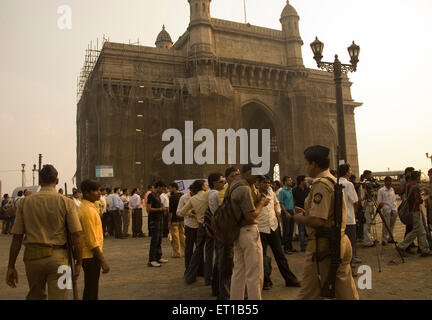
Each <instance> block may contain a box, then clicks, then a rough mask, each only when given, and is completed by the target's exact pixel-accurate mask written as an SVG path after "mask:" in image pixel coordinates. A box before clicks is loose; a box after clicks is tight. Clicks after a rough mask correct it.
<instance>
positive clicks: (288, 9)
mask: <svg viewBox="0 0 432 320" xmlns="http://www.w3.org/2000/svg"><path fill="white" fill-rule="evenodd" d="M290 16H295V17H298V16H299V15H298V13H297V11H296V9H294V7H293V6H292V5H290V3H289V0H287V2H286V6H285V8H284V9H283V11H282V14H281V20H282V19H283V18H287V17H290Z"/></svg>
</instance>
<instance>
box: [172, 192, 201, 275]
mask: <svg viewBox="0 0 432 320" xmlns="http://www.w3.org/2000/svg"><path fill="white" fill-rule="evenodd" d="M191 187H192V186H191ZM189 189H190V192H188V193H186V194H184V195H183V196H181V197H180V200H179V204H178V206H177V215H178V216H180V214H179V212H180V210H181V209H182V208H183V207H184V206H185V205H186V203H187V202H188V201H189V199H190V198H191V197H193V196H194V195H195V191H194V190H193V188H190V187H189ZM189 213H190V212H188V214H187V215H186V216H185V217H184V223H185V244H186V245H185V250H184V257H185V269H187V268H188V266H189V262H190V260H191V258H192V254H193V250H194V245H196V240H197V231H198V221H197V219H196V217H195V216H194V215H191V214H189ZM203 274H204V257H203V259H202V261H201V262H200V268H199V269H198V275H203Z"/></svg>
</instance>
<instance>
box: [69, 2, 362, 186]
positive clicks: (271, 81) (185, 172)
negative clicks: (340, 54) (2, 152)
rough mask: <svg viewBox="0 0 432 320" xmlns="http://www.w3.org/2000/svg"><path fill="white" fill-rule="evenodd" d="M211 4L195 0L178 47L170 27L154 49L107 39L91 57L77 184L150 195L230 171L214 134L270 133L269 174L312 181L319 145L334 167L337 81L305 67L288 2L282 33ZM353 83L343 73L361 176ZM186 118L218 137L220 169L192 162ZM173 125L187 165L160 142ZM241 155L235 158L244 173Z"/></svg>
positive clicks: (81, 99)
mask: <svg viewBox="0 0 432 320" xmlns="http://www.w3.org/2000/svg"><path fill="white" fill-rule="evenodd" d="M184 1H185V5H187V3H186V0H184ZM210 2H211V0H189V6H190V22H189V27H188V29H187V30H186V31H185V32H184V34H183V35H182V36H181V37H180V38H179V39H178V40H177V42H175V43H173V42H172V40H171V37H170V35H169V33H168V32H167V30H165V27H163V29H162V31H161V32H160V33H159V35H158V36H157V39H156V43H155V44H156V47H146V46H141V45H139V44H138V45H137V44H120V43H113V42H109V41H105V42H104V43H103V46H102V49H101V50H100V51H98V52H97V55H91V54H89V56H88V57H86V58H89V59H88V61H87V59H86V64H85V66H84V68H83V71H82V75H84V76H82V78H81V81H80V84H79V89H78V90H79V92H78V94H79V95H78V106H77V108H78V110H77V172H76V178H77V185H79V184H80V183H81V181H82V180H84V179H86V178H90V179H97V180H100V182H101V184H102V185H103V186H111V187H115V186H122V187H128V188H132V187H141V188H143V187H145V186H147V185H148V184H150V183H152V182H154V181H156V180H163V181H165V183H170V182H172V181H174V180H178V179H196V178H205V177H207V175H208V174H209V173H211V172H218V171H219V172H222V173H223V172H224V170H225V168H227V167H228V166H230V164H229V163H228V160H226V161H225V164H220V163H221V162H218V161H216V159H217V154H216V153H217V152H216V136H217V134H216V132H217V130H218V129H225V130H227V129H230V128H232V129H234V130H235V131H237V130H238V129H240V128H244V129H246V130H247V132H248V134H249V129H259V132H261V131H262V129H270V147H269V148H270V157H269V162H270V166H269V168H270V169H269V172H268V174H269V175H272V174H273V172H274V168H275V165H276V164H278V165H279V168H280V177H281V178H282V176H284V175H290V176H292V177H293V178H295V176H297V175H300V174H305V162H304V157H303V150H304V149H305V148H306V147H308V146H310V145H315V144H321V145H324V146H327V147H329V148H330V149H331V167H332V168H336V165H337V163H336V162H337V157H336V146H337V118H336V98H335V86H334V81H333V75H332V74H330V73H327V72H325V71H321V70H314V69H307V68H305V66H304V64H303V58H302V45H303V41H302V38H301V36H300V32H299V15H298V14H297V11H296V10H295V9H294V8H293V7H292V6H291V5H290V3H289V1H287V4H286V6H285V8H284V9H283V11H282V14H281V17H280V23H281V25H282V30H273V29H268V28H263V27H257V26H253V25H250V24H243V23H237V22H231V21H226V20H220V19H215V18H212V17H211V15H210ZM312 40H313V39H312ZM351 84H352V83H351V82H349V81H348V78H347V77H346V76H344V80H343V96H344V109H345V130H346V149H347V159H348V162H349V163H350V164H351V166H352V169H353V173H354V174H356V175H357V176H358V171H359V167H358V155H357V140H356V129H355V121H354V109H355V108H356V107H359V106H361V105H362V104H361V103H358V102H355V101H353V99H352V97H351V90H350V87H351ZM186 121H193V130H194V132H196V131H197V130H199V129H201V128H206V129H209V130H211V132H213V133H214V137H215V141H214V144H215V152H214V153H215V154H214V159H215V160H214V162H213V163H214V164H209V163H205V164H202V165H201V164H197V163H196V162H193V163H192V162H188V161H185V158H188V156H187V155H185V152H186V151H185V149H187V148H185V144H188V143H191V144H192V143H193V145H192V146H193V147H194V148H196V147H197V146H199V145H200V144H201V142H191V141H185V140H187V136H188V135H187V134H186V133H185V131H186V129H185V126H186V125H185V122H186ZM172 128H173V129H178V130H179V132H181V133H182V137H183V138H182V139H183V140H182V144H183V148H182V150H181V152H182V159H183V164H170V165H167V164H165V162H164V161H163V159H162V158H163V155H162V154H163V149H164V147H165V146H166V145H168V144H169V143H170V142H169V141H162V135H163V133H164V131H165V130H167V129H172ZM185 135H186V137H185ZM190 137H193V136H190ZM192 139H193V138H191V140H192ZM240 140H241V139H237V150H239V149H240V147H239V145H240V144H241V143H242V142H241V141H240ZM259 141H261V134H260V138H259ZM218 143H219V142H218ZM246 143H247V141H246ZM227 145H228V144H227ZM246 147H247V145H246ZM267 149H268V148H267ZM194 150H195V149H194ZM258 150H259V152H262V151H263V150H262V144H261V143H260V147H259V149H258ZM207 151H208V150H207ZM264 151H266V152H268V150H264ZM239 158H240V153H239V152H237V157H236V164H234V165H236V166H237V167H240V159H239ZM189 159H190V157H189ZM210 163H211V162H210ZM218 163H219V164H218ZM100 166H107V167H108V168H110V169H111V168H112V170H111V173H113V176H111V174H108V176H110V177H106V176H105V177H104V175H100V172H101V170H99V174H98V173H97V170H96V168H97V167H99V168H100ZM101 177H102V178H101Z"/></svg>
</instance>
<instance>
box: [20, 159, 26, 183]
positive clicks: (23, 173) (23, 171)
mask: <svg viewBox="0 0 432 320" xmlns="http://www.w3.org/2000/svg"><path fill="white" fill-rule="evenodd" d="M21 167H22V170H21V186H22V187H25V184H26V181H25V180H26V179H25V170H24V168H25V163H22V164H21Z"/></svg>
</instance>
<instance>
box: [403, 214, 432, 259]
mask: <svg viewBox="0 0 432 320" xmlns="http://www.w3.org/2000/svg"><path fill="white" fill-rule="evenodd" d="M411 214H412V216H413V228H412V230H411V232H409V233H408V234H407V235H406V236H405V239H404V240H403V241H402V242H401V243H399V244H398V247H399V248H401V249H402V250H405V249H406V248H408V246H409V245H410V244H411V243H413V242H414V240H415V238H417V237H418V241H419V247H420V250H421V252H422V253H428V252H429V250H430V249H429V244H428V242H427V238H426V230H425V228H424V225H423V221H422V217H421V214H423V213H422V212H420V211H415V212H411Z"/></svg>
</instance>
